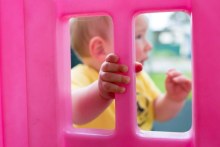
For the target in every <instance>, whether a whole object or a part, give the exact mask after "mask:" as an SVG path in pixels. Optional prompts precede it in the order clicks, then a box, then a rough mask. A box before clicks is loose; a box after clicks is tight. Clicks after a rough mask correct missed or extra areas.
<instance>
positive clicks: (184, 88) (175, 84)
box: [165, 69, 192, 101]
mask: <svg viewBox="0 0 220 147" xmlns="http://www.w3.org/2000/svg"><path fill="white" fill-rule="evenodd" d="M165 85H166V90H167V97H168V98H170V99H172V100H175V101H183V100H185V99H186V97H187V95H188V94H189V92H190V91H191V88H192V84H191V81H190V80H189V79H187V78H186V77H185V76H184V75H182V74H181V73H180V72H178V71H176V70H174V69H171V70H169V71H168V72H167V77H166V81H165Z"/></svg>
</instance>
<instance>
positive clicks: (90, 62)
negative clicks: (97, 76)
mask: <svg viewBox="0 0 220 147" xmlns="http://www.w3.org/2000/svg"><path fill="white" fill-rule="evenodd" d="M83 64H85V65H88V66H90V67H92V68H93V69H95V70H96V71H99V69H100V66H101V63H99V62H98V61H97V60H94V59H92V58H84V59H83Z"/></svg>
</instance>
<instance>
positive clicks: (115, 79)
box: [98, 54, 142, 99]
mask: <svg viewBox="0 0 220 147" xmlns="http://www.w3.org/2000/svg"><path fill="white" fill-rule="evenodd" d="M118 61H119V57H118V56H116V55H115V54H109V55H108V56H107V57H106V59H105V62H104V63H102V66H101V68H100V72H99V80H98V86H99V94H100V96H101V97H102V98H105V99H114V98H115V93H124V92H125V88H124V87H123V86H120V85H122V84H128V83H129V82H130V78H129V77H128V76H125V75H123V73H126V72H127V71H128V67H127V66H126V65H122V64H119V63H118ZM141 70H142V65H141V64H140V63H136V64H135V71H136V72H139V71H141Z"/></svg>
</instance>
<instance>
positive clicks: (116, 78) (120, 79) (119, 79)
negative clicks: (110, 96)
mask: <svg viewBox="0 0 220 147" xmlns="http://www.w3.org/2000/svg"><path fill="white" fill-rule="evenodd" d="M100 78H101V79H102V80H103V81H106V82H112V83H123V84H127V83H129V82H130V78H129V77H128V76H124V75H121V74H116V73H110V72H100Z"/></svg>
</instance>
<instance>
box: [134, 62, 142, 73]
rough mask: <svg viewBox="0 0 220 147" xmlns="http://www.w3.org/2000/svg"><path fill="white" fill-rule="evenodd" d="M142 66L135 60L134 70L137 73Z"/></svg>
mask: <svg viewBox="0 0 220 147" xmlns="http://www.w3.org/2000/svg"><path fill="white" fill-rule="evenodd" d="M142 69H143V66H142V64H141V63H140V62H135V72H136V73H138V72H140V71H142Z"/></svg>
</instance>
